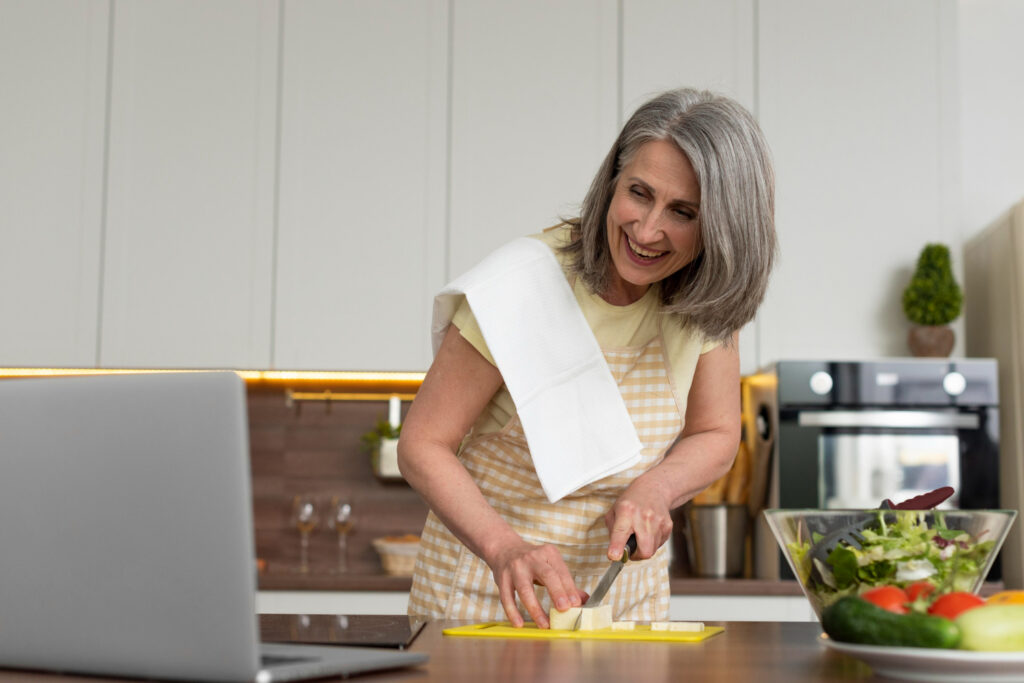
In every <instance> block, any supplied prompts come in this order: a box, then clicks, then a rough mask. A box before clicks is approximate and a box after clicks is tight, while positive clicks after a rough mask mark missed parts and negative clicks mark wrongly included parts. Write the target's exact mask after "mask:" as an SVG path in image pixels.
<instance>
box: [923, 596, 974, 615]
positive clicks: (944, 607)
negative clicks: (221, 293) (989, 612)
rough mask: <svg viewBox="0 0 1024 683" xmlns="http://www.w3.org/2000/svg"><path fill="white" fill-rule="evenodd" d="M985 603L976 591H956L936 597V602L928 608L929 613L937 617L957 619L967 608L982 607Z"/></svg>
mask: <svg viewBox="0 0 1024 683" xmlns="http://www.w3.org/2000/svg"><path fill="white" fill-rule="evenodd" d="M984 604H985V601H984V600H982V599H981V598H979V597H978V596H977V595H975V594H974V593H965V592H963V591H957V592H955V593H946V594H945V595H940V596H939V597H938V598H936V599H935V602H933V603H932V604H931V607H929V608H928V614H931V615H933V616H936V617H946V618H947V619H956V618H957V617H958V616H960V615H961V614H962V613H964V612H966V611H967V610H969V609H973V608H975V607H981V606H982V605H984Z"/></svg>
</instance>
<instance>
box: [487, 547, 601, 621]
mask: <svg viewBox="0 0 1024 683" xmlns="http://www.w3.org/2000/svg"><path fill="white" fill-rule="evenodd" d="M493 571H494V576H495V582H496V583H497V585H498V597H499V599H500V600H501V606H502V608H503V609H504V610H505V614H506V615H507V616H508V619H509V622H511V623H512V625H513V626H515V627H517V628H518V627H520V626H522V625H523V616H522V614H521V613H520V611H519V608H518V606H517V604H516V596H517V595H518V597H519V602H520V603H522V606H523V608H524V609H525V610H526V613H527V614H528V615H529V616H530V618H531V619H532V620H533V622H534V623H535V624H536V625H537V627H538V628H549V627H550V623H549V621H548V615H547V613H546V612H545V611H544V608H543V607H542V606H541V603H540V600H539V599H538V597H537V592H536V591H535V590H534V585H535V584H536V585H541V586H544V587H545V588H546V589H547V591H548V595H549V596H550V598H551V602H552V604H553V605H554V606H555V608H556V609H558V610H559V611H563V612H564V611H565V610H567V609H569V608H570V607H578V606H580V605H582V604H583V602H584V601H585V600H586V598H587V594H586V593H585V592H583V591H581V590H579V589H578V588H577V587H576V583H575V581H574V580H573V578H572V575H571V574H570V572H569V568H568V567H567V566H566V564H565V561H564V560H563V559H562V556H561V554H560V553H559V552H558V550H557V548H555V547H554V546H551V545H545V546H533V545H530V544H524V546H523V547H521V548H519V549H517V550H516V552H514V553H511V554H510V557H509V558H506V559H504V560H503V561H502V562H501V564H500V566H498V567H496V568H495V569H494V570H493Z"/></svg>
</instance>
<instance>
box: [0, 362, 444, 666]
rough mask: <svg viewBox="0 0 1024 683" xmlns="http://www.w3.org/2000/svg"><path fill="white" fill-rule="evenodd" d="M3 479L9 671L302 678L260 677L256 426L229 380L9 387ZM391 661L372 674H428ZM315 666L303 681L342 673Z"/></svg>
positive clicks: (66, 381)
mask: <svg viewBox="0 0 1024 683" xmlns="http://www.w3.org/2000/svg"><path fill="white" fill-rule="evenodd" d="M0 472H2V473H3V474H2V476H0V549H2V552H0V615H2V617H0V619H2V637H0V666H3V667H16V668H33V669H35V668H39V669H51V670H62V671H71V672H78V673H94V674H114V675H121V676H133V677H146V678H168V679H192V680H195V679H203V680H221V681H253V680H256V679H257V674H259V678H260V680H284V679H294V678H299V677H302V673H301V671H300V670H297V669H296V668H295V667H294V666H293V667H291V669H292V670H291V671H288V672H285V673H283V674H281V675H277V674H275V675H270V674H268V673H267V672H266V671H265V670H263V669H262V668H261V666H260V658H259V650H260V646H259V642H258V634H257V624H256V618H255V595H256V576H255V575H256V569H255V563H254V559H255V555H254V539H253V527H252V500H251V495H250V474H249V446H248V416H247V412H246V401H245V386H244V382H243V381H242V379H241V378H240V377H238V376H237V375H236V374H235V373H231V372H198V373H160V374H136V375H99V376H82V377H66V378H46V379H18V380H4V381H0ZM275 647H276V646H275ZM294 647H298V646H294ZM314 649H316V650H324V651H326V650H329V649H330V648H314ZM343 649H344V648H337V649H336V650H338V651H340V650H343ZM312 652H313V650H309V651H307V652H306V653H305V654H303V655H301V656H297V657H296V658H295V659H297V660H306V659H309V658H310V653H312ZM320 654H321V655H325V654H326V653H325V652H324V653H320ZM388 654H390V655H391V656H392V657H394V658H402V657H403V656H404V657H405V659H395V660H389V661H384V662H379V663H378V662H377V661H376V659H374V660H373V662H374V664H373V665H374V666H376V667H377V668H387V667H394V666H401V665H403V664H407V663H416V662H419V661H423V660H424V659H425V657H424V656H423V655H412V654H411V653H400V652H394V653H388ZM274 655H275V657H276V658H277V659H279V660H284V661H287V660H289V658H290V655H289V653H288V652H287V651H284V650H281V649H277V650H276V651H275V652H274ZM313 658H314V659H318V658H319V657H313ZM357 659H358V660H359V664H358V665H357V666H358V668H357V669H355V670H356V671H361V670H365V669H366V667H367V666H368V665H367V663H366V660H365V657H362V658H357ZM294 663H295V664H306V663H309V662H306V661H296V662H294ZM316 664H317V666H313V667H311V668H310V674H309V675H311V676H317V675H319V676H323V675H330V674H331V673H344V672H345V668H344V666H343V665H342V664H336V665H334V666H331V667H326V668H325V667H324V666H323V665H322V662H318V663H316Z"/></svg>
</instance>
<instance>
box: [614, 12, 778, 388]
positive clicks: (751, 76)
mask: <svg viewBox="0 0 1024 683" xmlns="http://www.w3.org/2000/svg"><path fill="white" fill-rule="evenodd" d="M680 30H683V31H685V34H686V40H680V39H679V35H680ZM756 30H757V26H756V22H755V16H754V0H727V1H725V2H723V1H722V0H689V1H688V2H678V1H677V0H626V2H624V3H623V10H622V85H621V87H622V100H623V102H622V106H623V111H622V121H623V123H624V122H625V120H626V119H627V118H628V117H629V116H630V115H631V114H632V113H633V112H634V111H635V110H636V108H637V107H638V106H640V105H641V104H643V102H644V101H645V100H647V99H648V98H649V97H650V96H651V95H652V94H654V93H658V92H661V91H663V90H669V89H671V88H680V87H684V86H686V87H692V88H701V89H706V90H712V91H715V92H720V93H722V94H724V95H728V96H729V97H732V98H734V99H736V101H738V102H739V103H740V104H742V105H743V106H745V107H746V108H747V109H749V110H750V111H751V112H752V113H754V115H755V116H756V115H757V108H756V105H757V101H756V97H755V74H756V71H755V64H756V60H755V57H756V55H755V52H754V50H755V44H756V43H755V41H754V36H755V33H756ZM759 324H760V321H759V320H755V321H753V322H751V323H749V324H748V325H746V326H745V327H744V328H743V329H742V330H741V331H740V343H739V350H740V371H741V372H743V373H744V374H750V373H752V372H755V371H756V370H757V369H758V367H759V359H758V348H757V329H758V326H759Z"/></svg>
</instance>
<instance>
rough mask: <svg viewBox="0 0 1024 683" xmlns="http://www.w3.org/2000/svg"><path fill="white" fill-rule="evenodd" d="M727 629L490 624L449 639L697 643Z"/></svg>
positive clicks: (460, 630) (459, 629)
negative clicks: (575, 628)
mask: <svg viewBox="0 0 1024 683" xmlns="http://www.w3.org/2000/svg"><path fill="white" fill-rule="evenodd" d="M724 630H725V629H724V628H723V627H721V626H705V627H704V630H703V631H652V630H651V627H650V624H637V625H636V628H635V629H633V630H631V631H613V630H612V629H611V628H603V629H600V630H597V631H567V630H551V629H549V628H537V626H536V625H535V624H532V623H527V624H525V625H524V626H523V627H522V628H516V627H514V626H512V624H511V623H509V622H507V621H495V622H491V623H489V624H473V625H472V626H455V627H453V628H446V629H444V631H442V633H444V634H445V635H446V636H469V637H472V638H544V639H550V640H660V641H668V642H677V643H697V642H700V641H702V640H706V639H707V638H710V637H711V636H713V635H716V634H718V633H721V632H722V631H724Z"/></svg>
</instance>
